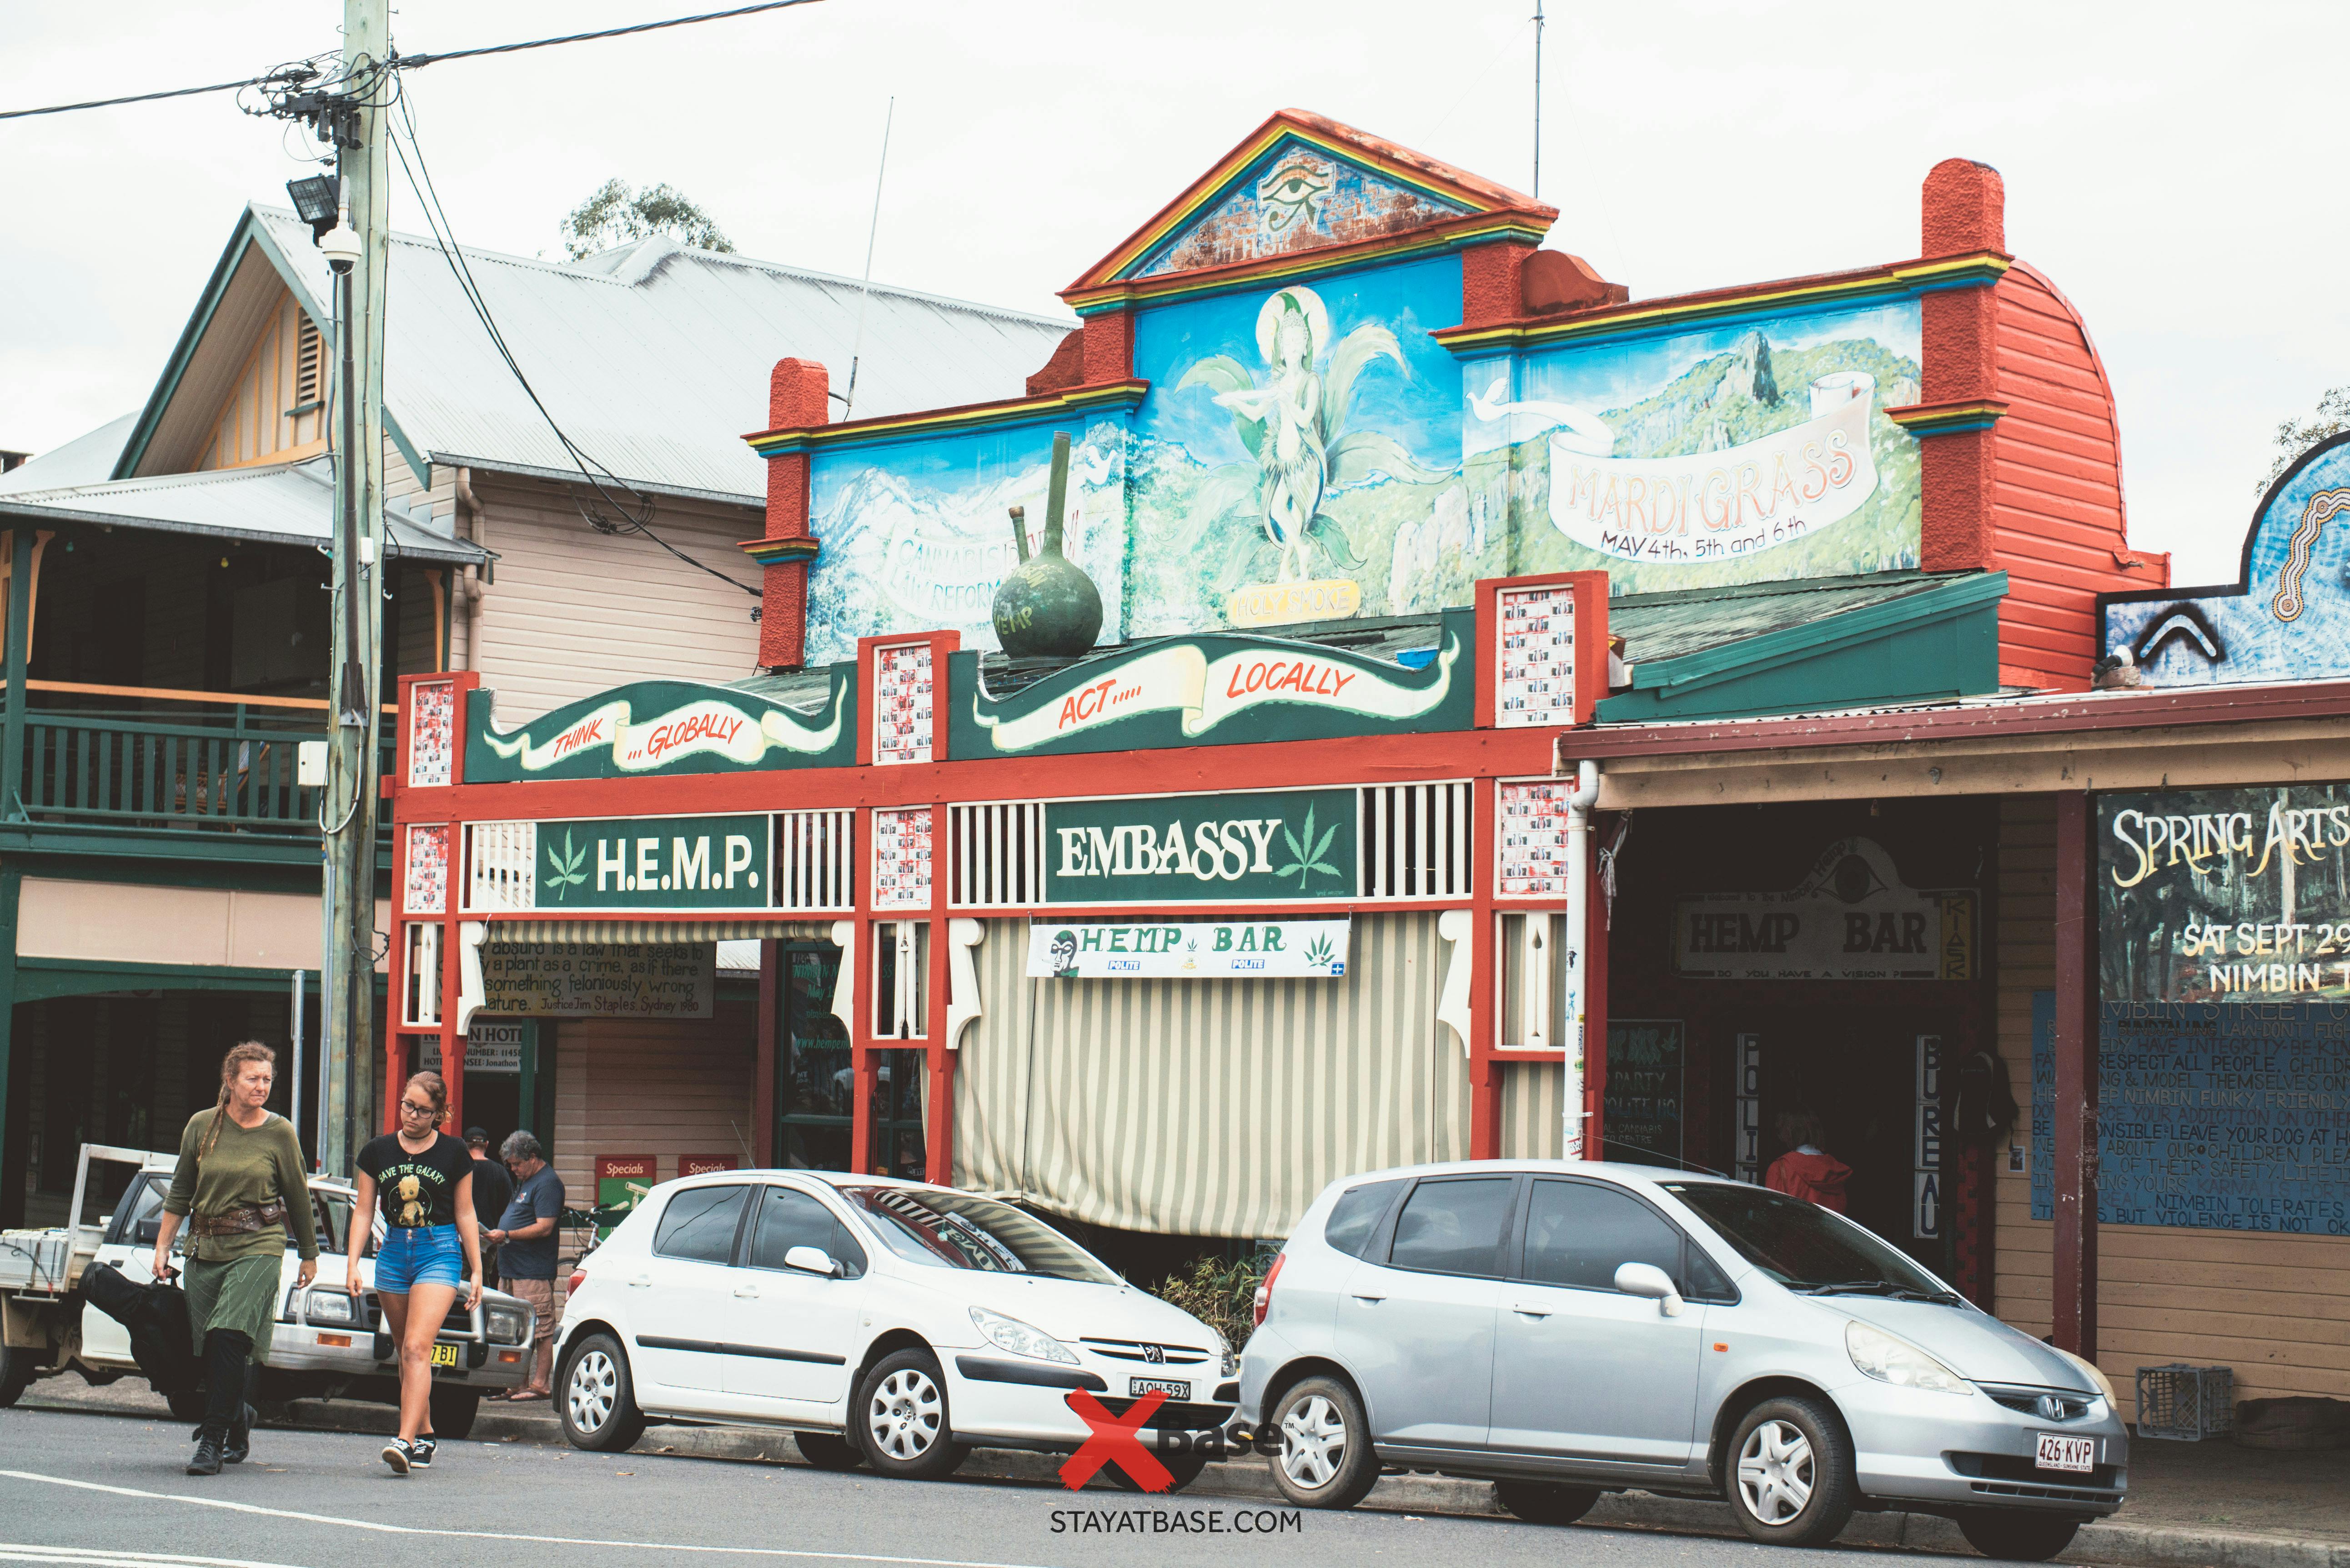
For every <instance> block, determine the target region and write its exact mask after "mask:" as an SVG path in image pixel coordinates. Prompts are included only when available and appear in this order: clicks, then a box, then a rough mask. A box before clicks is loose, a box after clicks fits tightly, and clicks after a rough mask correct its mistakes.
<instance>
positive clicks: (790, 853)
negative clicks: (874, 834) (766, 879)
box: [775, 811, 857, 909]
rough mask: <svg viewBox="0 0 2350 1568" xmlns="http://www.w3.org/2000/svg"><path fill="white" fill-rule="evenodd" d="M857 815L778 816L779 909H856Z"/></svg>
mask: <svg viewBox="0 0 2350 1568" xmlns="http://www.w3.org/2000/svg"><path fill="white" fill-rule="evenodd" d="M856 826H857V814H856V813H855V812H854V811H779V812H777V813H776V814H775V907H776V908H777V909H855V908H856V907H857V887H856V882H855V875H856V872H855V867H856V865H857V861H856V858H855V855H854V849H853V840H854V836H855V834H856Z"/></svg>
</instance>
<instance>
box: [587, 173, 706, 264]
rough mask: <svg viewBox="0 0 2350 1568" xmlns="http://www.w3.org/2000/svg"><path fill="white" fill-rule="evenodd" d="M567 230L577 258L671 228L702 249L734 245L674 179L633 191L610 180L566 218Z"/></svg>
mask: <svg viewBox="0 0 2350 1568" xmlns="http://www.w3.org/2000/svg"><path fill="white" fill-rule="evenodd" d="M562 234H563V248H564V249H565V250H567V251H568V252H569V253H570V254H571V259H572V260H573V261H577V260H578V259H579V258H580V257H582V256H586V255H593V254H595V253H596V252H598V251H601V250H609V249H610V248H611V247H612V246H614V245H624V244H628V243H629V241H631V240H641V239H646V238H649V237H650V236H651V235H654V234H667V235H668V236H669V237H670V238H671V239H673V240H675V241H676V242H677V243H678V244H681V245H691V247H692V248H694V249H695V250H698V251H727V252H731V251H733V248H734V245H733V242H732V241H730V240H728V239H727V237H726V235H725V234H723V232H722V231H721V230H720V229H719V227H718V224H717V223H716V222H715V221H714V220H712V217H711V216H710V214H709V213H705V212H703V211H702V209H701V208H700V207H698V206H696V205H695V204H694V202H693V201H692V199H691V198H690V197H688V196H687V195H686V194H685V192H682V191H680V190H678V189H677V188H676V187H675V186H673V185H669V184H660V185H649V186H647V187H646V188H645V189H643V190H642V191H634V192H632V191H630V190H629V187H628V184H627V182H624V181H620V180H607V181H605V182H604V184H603V186H602V188H601V189H599V190H598V192H596V193H595V194H594V195H592V196H590V197H588V198H587V200H586V201H584V202H580V203H579V205H578V206H577V207H575V208H573V209H572V210H571V213H570V215H569V216H568V217H567V218H565V219H564V220H563V225H562Z"/></svg>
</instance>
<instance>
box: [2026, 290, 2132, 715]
mask: <svg viewBox="0 0 2350 1568" xmlns="http://www.w3.org/2000/svg"><path fill="white" fill-rule="evenodd" d="M1992 311H1993V328H1992V330H1993V333H1994V337H1995V341H1996V344H1997V351H1996V355H1995V360H1994V362H1995V366H1996V369H1995V371H1994V379H1993V385H1992V391H1991V395H1992V397H1993V398H1995V399H1997V400H2001V401H2002V402H2004V403H2006V404H2007V406H2008V410H2007V413H2006V415H2005V417H2004V418H2002V419H2001V420H2000V421H1999V423H1998V424H1997V425H1996V426H1994V427H1993V434H1992V440H1991V476H1990V479H1991V521H1992V530H1993V536H1994V540H1995V548H1996V550H1997V555H1998V559H1997V565H1999V566H2002V567H2003V568H2004V569H2005V570H2006V572H2007V574H2008V596H2007V602H2006V604H2005V605H2004V606H2003V607H2002V611H2001V615H2000V631H2001V638H2000V663H2001V666H2002V670H2001V673H2002V677H2003V678H2004V679H2006V680H2010V681H2012V682H2014V683H2017V684H2022V685H2031V686H2041V687H2054V688H2058V689H2062V690H2079V689H2082V688H2085V687H2086V686H2087V685H2088V683H2089V667H2090V665H2092V664H2093V663H2095V661H2096V659H2097V657H2098V655H2099V652H2100V651H2101V650H2100V649H2097V647H2096V645H2095V643H2096V639H2095V627H2096V613H2095V603H2096V596H2097V595H2098V594H2100V593H2106V592H2112V591H2114V590H2116V589H2123V588H2147V587H2161V586H2162V585H2163V584H2164V583H2166V582H2168V580H2169V578H2168V572H2169V566H2168V556H2140V555H2135V554H2133V553H2132V552H2131V551H2130V549H2129V544H2128V540H2127V537H2126V533H2125V526H2124V525H2125V513H2124V510H2123V500H2122V469H2121V434H2120V431H2119V430H2118V428H2117V427H2116V421H2115V416H2114V404H2113V393H2112V391H2111V389H2110V388H2109V387H2108V386H2107V384H2106V377H2105V370H2104V367H2103V366H2102V365H2100V364H2099V362H2098V359H2097V352H2096V349H2095V347H2094V346H2093V345H2092V344H2091V342H2090V340H2089V335H2088V329H2087V328H2086V327H2085V326H2084V325H2083V324H2082V322H2081V318H2080V317H2079V315H2078V314H2077V313H2076V312H2074V309H2073V307H2072V306H2071V304H2070V303H2069V302H2067V301H2066V300H2065V298H2064V296H2063V295H2062V294H2060V293H2058V292H2057V291H2056V289H2055V288H2054V286H2053V285H2051V284H2050V283H2049V282H2048V280H2047V279H2046V278H2044V277H2043V276H2042V275H2040V274H2039V273H2037V272H2035V271H2033V269H2032V268H2031V267H2029V266H2025V265H2021V264H2019V265H2016V266H2013V267H2012V268H2010V269H2009V270H2008V273H2007V275H2006V276H2004V277H2002V279H2001V280H2000V282H1999V285H1998V286H1997V287H1996V288H1995V289H1994V290H1993V291H1992ZM2124 559H2135V560H2139V561H2142V562H2143V563H2144V564H2143V565H2141V566H2137V568H2135V569H2125V568H2124V567H2123V566H2122V565H2121V562H2122V560H2124Z"/></svg>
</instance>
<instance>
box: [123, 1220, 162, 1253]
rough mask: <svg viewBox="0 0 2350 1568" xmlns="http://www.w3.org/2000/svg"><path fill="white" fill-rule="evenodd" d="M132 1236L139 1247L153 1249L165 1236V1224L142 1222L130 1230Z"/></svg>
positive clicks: (151, 1221) (156, 1221)
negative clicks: (163, 1235)
mask: <svg viewBox="0 0 2350 1568" xmlns="http://www.w3.org/2000/svg"><path fill="white" fill-rule="evenodd" d="M130 1234H131V1236H132V1237H133V1239H135V1240H136V1241H138V1243H139V1245H140V1246H142V1247H151V1246H153V1245H154V1244H155V1243H156V1241H157V1240H159V1239H160V1238H161V1236H162V1234H163V1222H162V1221H161V1220H140V1221H139V1223H138V1224H136V1225H134V1226H132V1227H131V1228H130Z"/></svg>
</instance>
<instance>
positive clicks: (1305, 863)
mask: <svg viewBox="0 0 2350 1568" xmlns="http://www.w3.org/2000/svg"><path fill="white" fill-rule="evenodd" d="M1337 836H1338V825H1337V824H1336V823H1335V822H1334V823H1332V824H1331V825H1330V826H1327V827H1326V828H1324V829H1323V830H1322V836H1321V837H1320V838H1318V839H1317V838H1315V836H1314V808H1313V807H1312V806H1310V805H1309V806H1307V807H1306V808H1305V839H1304V840H1303V841H1300V840H1299V838H1298V836H1297V835H1295V834H1294V833H1292V832H1290V831H1289V829H1288V828H1287V827H1286V826H1284V827H1283V828H1282V830H1281V840H1282V842H1283V843H1284V844H1285V845H1287V846H1289V853H1290V855H1291V857H1292V858H1291V860H1290V862H1289V864H1288V865H1286V866H1284V867H1280V868H1279V869H1277V870H1276V871H1274V876H1276V877H1286V876H1288V875H1289V874H1290V873H1291V872H1293V871H1295V872H1296V873H1297V888H1298V890H1299V891H1300V892H1303V891H1305V879H1306V878H1307V877H1310V876H1312V875H1313V874H1314V873H1315V872H1316V871H1326V872H1327V873H1329V874H1330V875H1331V876H1333V877H1338V876H1343V875H1345V873H1343V872H1341V871H1340V870H1339V869H1338V868H1337V867H1336V866H1333V865H1331V864H1330V863H1329V862H1328V861H1326V860H1325V859H1323V858H1322V852H1323V851H1324V850H1326V849H1327V848H1329V847H1330V841H1331V840H1332V839H1333V838H1336V837H1337Z"/></svg>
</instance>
